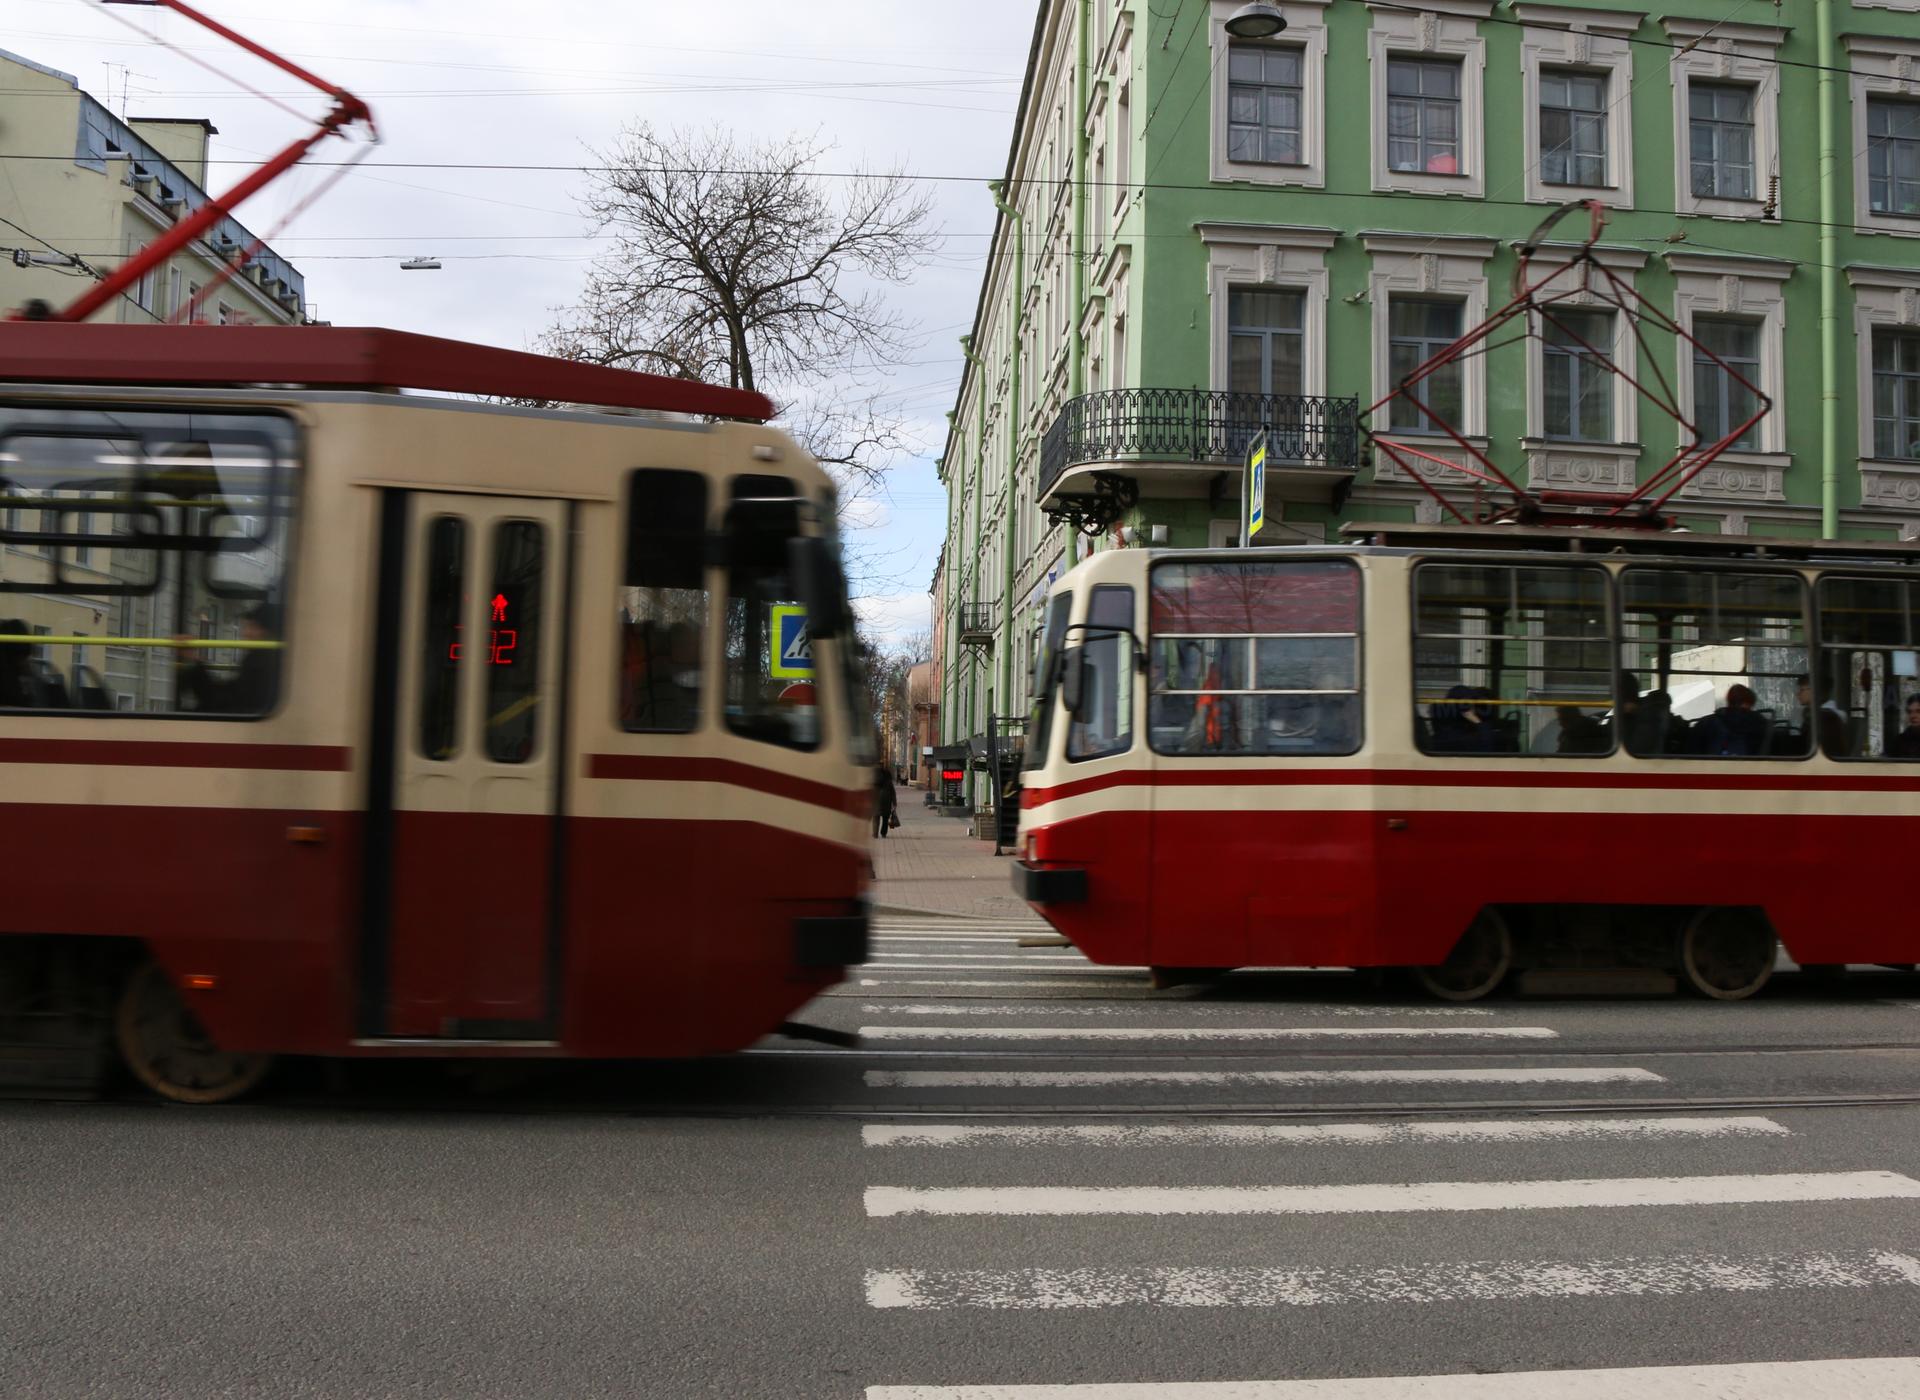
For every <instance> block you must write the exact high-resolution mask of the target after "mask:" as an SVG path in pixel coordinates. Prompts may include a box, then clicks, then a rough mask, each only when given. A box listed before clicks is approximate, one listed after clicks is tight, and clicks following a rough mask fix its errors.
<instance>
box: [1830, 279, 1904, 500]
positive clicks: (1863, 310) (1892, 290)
mask: <svg viewBox="0 0 1920 1400" xmlns="http://www.w3.org/2000/svg"><path fill="white" fill-rule="evenodd" d="M1847 281H1848V283H1850V284H1851V285H1852V287H1853V334H1854V340H1855V350H1854V354H1855V360H1854V363H1855V367H1856V368H1855V373H1856V377H1857V383H1858V385H1859V389H1858V392H1857V394H1856V396H1855V397H1856V399H1857V414H1858V432H1859V447H1860V452H1859V456H1860V504H1861V505H1863V506H1867V507H1876V506H1877V507H1879V508H1881V509H1884V510H1899V511H1920V462H1915V461H1910V460H1908V459H1907V458H1904V457H1876V456H1875V455H1874V451H1873V333H1874V332H1875V331H1876V330H1887V331H1911V332H1915V333H1920V268H1913V267H1868V266H1864V265H1862V264H1858V263H1856V264H1854V265H1853V266H1851V267H1849V268H1848V269H1847Z"/></svg>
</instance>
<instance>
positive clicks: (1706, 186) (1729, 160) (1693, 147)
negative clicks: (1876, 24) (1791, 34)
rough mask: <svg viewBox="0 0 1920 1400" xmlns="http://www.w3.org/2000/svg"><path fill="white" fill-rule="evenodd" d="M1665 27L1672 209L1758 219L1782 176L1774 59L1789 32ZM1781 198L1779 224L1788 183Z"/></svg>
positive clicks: (1689, 23)
mask: <svg viewBox="0 0 1920 1400" xmlns="http://www.w3.org/2000/svg"><path fill="white" fill-rule="evenodd" d="M1916 3H1920V0H1916ZM1660 24H1661V27H1662V28H1663V29H1664V30H1665V31H1666V36H1667V38H1668V40H1669V41H1671V42H1673V43H1675V44H1678V45H1680V46H1681V47H1680V48H1678V49H1676V50H1675V51H1674V54H1673V58H1672V60H1671V70H1672V76H1673V123H1674V148H1675V150H1676V151H1677V152H1678V158H1677V159H1676V160H1675V161H1674V196H1673V197H1674V200H1675V201H1676V202H1675V204H1674V206H1673V207H1674V208H1675V209H1677V210H1679V211H1680V212H1681V213H1682V214H1707V215H1718V216H1720V217H1722V218H1729V219H1753V218H1757V217H1758V216H1759V215H1760V213H1761V211H1762V209H1763V208H1764V207H1765V205H1766V201H1767V198H1768V196H1769V194H1771V193H1775V192H1776V187H1775V186H1774V184H1773V181H1775V180H1776V179H1777V178H1778V177H1779V175H1780V65H1779V64H1778V63H1777V62H1776V61H1775V60H1776V59H1777V58H1778V56H1779V52H1780V45H1781V44H1782V43H1783V42H1785V40H1786V37H1787V31H1786V30H1784V29H1777V28H1774V27H1773V26H1771V25H1762V24H1717V23H1714V22H1713V21H1710V20H1701V19H1679V18H1668V19H1663V20H1661V21H1660ZM1743 119H1744V120H1743ZM1743 126H1744V127H1745V130H1744V131H1743V130H1742V127H1743ZM1743 190H1744V191H1745V192H1744V193H1743ZM1777 198H1778V201H1779V203H1777V204H1776V205H1775V207H1774V209H1773V211H1772V213H1773V217H1775V218H1779V217H1780V208H1781V206H1783V205H1784V204H1785V202H1786V199H1787V190H1786V185H1785V182H1784V181H1782V182H1781V183H1780V185H1779V186H1778V187H1777Z"/></svg>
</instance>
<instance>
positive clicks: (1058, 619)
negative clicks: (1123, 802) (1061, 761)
mask: <svg viewBox="0 0 1920 1400" xmlns="http://www.w3.org/2000/svg"><path fill="white" fill-rule="evenodd" d="M1072 612H1073V593H1072V591H1071V590H1069V589H1061V590H1060V591H1059V592H1057V593H1055V594H1054V595H1053V596H1052V597H1051V598H1049V599H1047V625H1046V630H1045V631H1043V632H1042V633H1041V634H1040V637H1039V639H1038V640H1039V650H1038V651H1037V652H1036V653H1035V655H1034V659H1033V717H1032V719H1031V720H1030V721H1029V722H1028V724H1027V751H1026V756H1025V757H1024V758H1023V759H1022V766H1023V767H1026V768H1038V767H1040V766H1041V765H1042V764H1043V763H1045V762H1046V761H1047V738H1048V736H1049V735H1050V734H1052V732H1053V697H1054V695H1055V694H1056V693H1057V691H1058V689H1059V687H1058V685H1057V684H1056V683H1057V682H1058V680H1059V677H1058V676H1057V675H1055V674H1054V672H1055V671H1056V669H1057V667H1056V666H1055V664H1054V661H1055V658H1056V657H1058V656H1059V655H1060V643H1061V642H1062V641H1063V640H1064V639H1065V638H1066V635H1067V618H1068V617H1069V616H1070V615H1071V614H1072Z"/></svg>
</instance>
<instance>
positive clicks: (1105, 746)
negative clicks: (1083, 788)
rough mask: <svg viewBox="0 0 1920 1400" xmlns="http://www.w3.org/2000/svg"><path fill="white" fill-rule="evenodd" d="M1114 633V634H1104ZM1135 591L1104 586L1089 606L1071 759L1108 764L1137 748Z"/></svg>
mask: <svg viewBox="0 0 1920 1400" xmlns="http://www.w3.org/2000/svg"><path fill="white" fill-rule="evenodd" d="M1103 628H1113V629H1116V630H1113V631H1102V630H1101V629H1103ZM1132 629H1133V590H1132V589H1131V588H1128V587H1125V586H1124V585H1118V584H1101V585H1100V586H1099V587H1097V588H1095V589H1094V590H1093V595H1092V596H1091V597H1090V598H1089V599H1088V600H1087V628H1086V630H1085V631H1084V632H1082V633H1081V634H1080V635H1081V637H1082V640H1081V642H1080V645H1081V647H1082V653H1081V654H1082V656H1084V657H1085V661H1086V674H1085V679H1084V681H1083V683H1082V686H1081V695H1082V696H1083V697H1084V698H1083V701H1082V703H1081V706H1080V713H1079V714H1078V715H1076V716H1075V717H1074V719H1073V722H1072V724H1071V725H1070V726H1069V727H1068V729H1067V757H1068V758H1069V759H1072V760H1074V761H1076V762H1078V761H1080V760H1083V759H1089V758H1107V757H1109V756H1111V755H1113V754H1118V753H1125V752H1126V751H1127V750H1128V749H1130V748H1132V747H1133V678H1134V676H1135V675H1136V674H1137V672H1136V670H1135V667H1134V650H1133V630H1132Z"/></svg>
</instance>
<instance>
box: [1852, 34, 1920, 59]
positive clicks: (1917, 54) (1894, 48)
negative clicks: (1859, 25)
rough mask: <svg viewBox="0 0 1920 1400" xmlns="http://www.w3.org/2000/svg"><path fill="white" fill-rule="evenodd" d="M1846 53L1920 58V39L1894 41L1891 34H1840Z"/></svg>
mask: <svg viewBox="0 0 1920 1400" xmlns="http://www.w3.org/2000/svg"><path fill="white" fill-rule="evenodd" d="M1840 42H1841V43H1842V44H1843V45H1845V46H1846V50H1847V52H1848V53H1870V54H1904V55H1905V56H1906V57H1908V58H1920V39H1896V38H1895V37H1894V36H1893V35H1891V34H1842V35H1841V36H1840Z"/></svg>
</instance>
